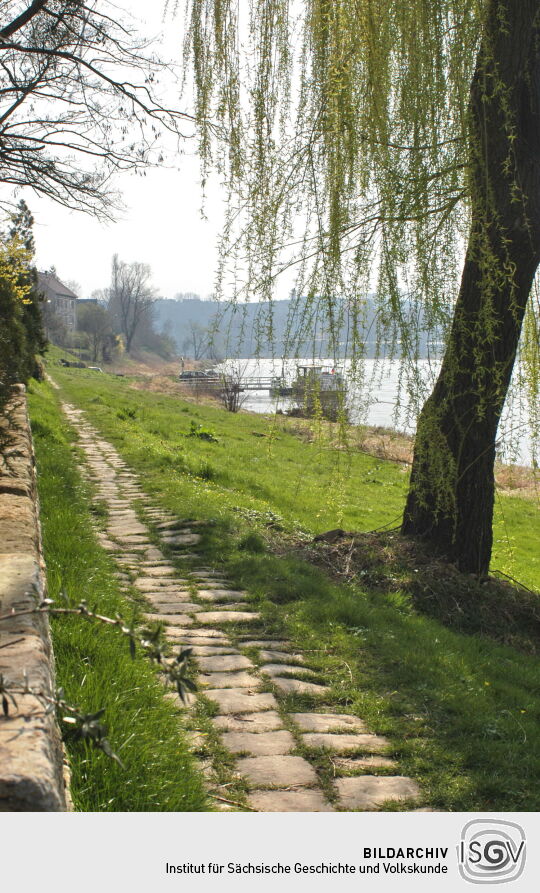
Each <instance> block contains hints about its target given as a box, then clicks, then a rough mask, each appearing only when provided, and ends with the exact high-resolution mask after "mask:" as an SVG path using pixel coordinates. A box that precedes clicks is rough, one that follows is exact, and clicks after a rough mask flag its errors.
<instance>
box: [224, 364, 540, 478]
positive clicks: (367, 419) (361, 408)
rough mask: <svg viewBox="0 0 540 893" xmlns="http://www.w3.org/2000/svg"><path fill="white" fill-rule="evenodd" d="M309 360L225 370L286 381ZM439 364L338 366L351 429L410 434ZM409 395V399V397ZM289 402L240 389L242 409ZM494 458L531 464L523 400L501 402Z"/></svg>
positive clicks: (283, 407)
mask: <svg viewBox="0 0 540 893" xmlns="http://www.w3.org/2000/svg"><path fill="white" fill-rule="evenodd" d="M311 364H313V360H309V359H306V360H271V359H270V360H269V359H241V360H227V361H225V364H223V365H225V366H228V367H229V368H230V369H233V370H234V371H235V374H239V375H240V376H241V377H242V378H250V377H261V378H266V377H269V376H282V377H283V378H284V379H285V381H287V382H290V381H292V379H294V378H295V377H296V371H297V367H298V366H299V365H306V366H307V365H311ZM315 364H316V365H320V364H323V365H327V366H330V367H331V366H332V360H316V361H315ZM439 366H440V361H439V360H438V359H437V360H418V361H417V362H416V364H415V366H414V367H413V368H412V369H410V370H408V371H407V370H404V369H403V368H402V364H401V363H400V361H399V360H388V359H385V360H374V359H366V360H364V361H363V363H362V369H361V371H360V372H358V373H357V374H356V375H355V376H352V375H351V368H350V361H347V360H346V361H345V362H344V363H343V364H341V366H340V370H342V372H343V375H344V378H345V380H346V382H347V406H348V411H349V418H350V421H351V423H352V424H354V425H379V426H382V427H385V428H396V429H397V430H399V431H405V432H407V433H409V434H412V433H413V432H414V430H415V427H416V419H417V416H418V412H419V410H420V409H421V407H422V404H423V402H424V400H425V399H426V397H428V396H429V394H430V393H431V390H432V388H433V384H434V382H435V379H436V377H437V374H438V371H439ZM411 395H412V397H411ZM291 405H293V404H292V401H291V399H290V398H287V397H271V396H270V393H269V392H268V391H262V390H261V391H246V393H245V400H244V402H243V409H246V410H250V411H251V412H260V413H271V412H275V411H276V410H277V409H281V410H283V411H286V410H287V409H289V408H290V407H291ZM497 451H498V456H499V458H500V459H501V460H503V461H505V462H511V463H515V464H520V465H531V464H532V445H531V438H530V435H529V432H528V425H527V417H526V408H525V406H524V403H523V400H520V399H515V398H514V399H513V400H512V399H510V400H509V401H507V405H506V406H505V409H504V412H503V416H502V419H501V424H500V426H499V440H498V450H497Z"/></svg>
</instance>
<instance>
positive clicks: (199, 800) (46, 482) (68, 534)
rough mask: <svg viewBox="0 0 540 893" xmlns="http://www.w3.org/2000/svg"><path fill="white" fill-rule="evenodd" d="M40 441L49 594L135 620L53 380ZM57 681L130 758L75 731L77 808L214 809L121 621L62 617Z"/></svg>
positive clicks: (44, 398)
mask: <svg viewBox="0 0 540 893" xmlns="http://www.w3.org/2000/svg"><path fill="white" fill-rule="evenodd" d="M29 408H30V413H31V422H32V433H33V437H34V447H35V451H36V460H37V469H38V485H39V498H40V504H41V524H42V532H43V544H44V551H45V560H46V563H47V578H48V586H49V598H52V599H54V602H55V605H56V606H58V607H67V606H68V605H76V604H77V603H78V602H80V601H81V600H82V599H85V600H86V601H87V602H88V605H89V606H90V607H91V608H94V607H95V608H96V609H97V610H98V611H99V612H100V613H102V614H105V615H106V616H108V617H115V616H116V614H117V613H118V614H120V615H121V616H122V617H123V618H125V619H126V620H127V621H128V622H129V621H131V619H132V618H133V617H134V616H135V617H136V616H137V607H136V603H135V602H134V601H129V602H128V601H127V600H126V599H125V598H123V597H122V595H121V594H120V592H119V587H118V581H117V580H116V578H115V576H114V571H115V570H116V566H115V564H114V562H113V561H112V559H111V558H110V556H109V555H108V554H107V553H106V552H105V551H104V550H103V549H102V548H101V547H100V546H99V545H98V543H97V541H96V537H95V533H94V529H93V527H92V519H93V518H94V519H95V518H96V513H98V512H99V505H98V504H96V505H93V503H92V499H91V488H90V487H89V485H87V484H86V483H85V482H83V480H82V479H81V477H80V474H79V472H78V470H77V467H76V460H77V452H76V449H75V448H74V444H73V439H72V432H71V431H70V428H69V426H68V425H67V423H66V422H65V421H64V419H63V417H62V416H61V415H60V412H59V408H58V405H57V401H56V395H55V394H54V393H53V392H52V389H51V387H50V385H47V384H41V385H38V384H36V383H33V384H32V386H31V388H30V394H29ZM52 631H53V641H54V649H55V655H56V664H57V683H58V685H59V686H61V687H62V688H63V689H64V692H65V698H66V700H67V701H68V703H70V704H74V705H76V706H78V707H79V708H80V709H81V710H82V711H83V712H85V713H93V712H95V711H97V710H100V709H102V708H105V717H104V718H105V722H106V724H107V727H108V733H107V734H108V740H109V742H110V745H111V747H112V749H113V751H114V752H115V753H116V754H117V755H118V756H119V757H120V759H121V760H122V763H123V764H124V767H125V768H122V767H121V766H120V765H119V764H118V763H116V762H115V761H113V760H112V759H110V758H109V757H107V756H106V755H105V754H104V753H102V752H101V751H100V750H97V749H96V748H94V747H93V746H92V745H90V744H88V743H86V742H84V741H80V740H78V741H77V740H70V739H69V738H68V740H67V749H68V757H69V763H70V768H71V775H72V789H71V793H72V798H73V803H74V808H75V809H76V810H80V811H85V812H87V811H89V812H109V811H110V812H125V811H130V812H134V811H141V812H151V811H152V812H153V811H169V810H170V811H178V810H187V811H201V810H206V809H209V808H210V807H209V806H208V803H207V799H206V796H205V794H204V791H203V786H202V783H201V779H200V775H199V773H198V772H197V770H196V768H195V762H194V760H193V757H192V756H191V754H190V752H189V750H188V746H187V744H186V741H185V735H184V734H183V732H182V729H181V728H180V726H179V719H178V714H177V711H176V710H175V709H174V707H173V705H172V704H171V702H167V701H166V700H164V699H163V694H164V689H163V686H162V685H161V684H160V683H159V681H158V678H157V676H156V673H155V670H154V669H153V667H151V666H150V664H149V662H148V660H147V659H145V658H144V657H142V656H140V655H137V656H136V657H135V659H134V660H132V659H131V657H130V653H129V648H128V643H127V640H126V639H125V638H124V637H123V636H122V635H121V634H120V633H119V632H118V631H117V630H116V629H114V628H110V627H104V626H101V625H100V626H99V627H98V628H97V629H96V625H95V623H93V622H90V621H88V620H84V619H82V618H80V617H65V616H64V617H59V618H55V619H53V620H52Z"/></svg>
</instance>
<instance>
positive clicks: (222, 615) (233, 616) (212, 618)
mask: <svg viewBox="0 0 540 893" xmlns="http://www.w3.org/2000/svg"><path fill="white" fill-rule="evenodd" d="M260 616H261V615H260V614H259V613H258V611H254V612H253V613H252V612H248V611H203V612H202V613H201V614H199V615H198V617H197V620H198V621H199V623H249V622H250V621H251V620H259V618H260Z"/></svg>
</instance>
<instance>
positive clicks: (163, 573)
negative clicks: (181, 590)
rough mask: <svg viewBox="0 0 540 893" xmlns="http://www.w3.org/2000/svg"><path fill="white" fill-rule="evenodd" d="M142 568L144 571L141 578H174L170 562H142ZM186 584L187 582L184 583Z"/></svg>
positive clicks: (174, 573) (173, 570)
mask: <svg viewBox="0 0 540 893" xmlns="http://www.w3.org/2000/svg"><path fill="white" fill-rule="evenodd" d="M142 570H143V572H144V576H143V577H142V578H141V579H143V580H144V579H146V578H148V577H174V578H175V579H176V570H175V569H174V567H173V566H172V564H169V563H167V564H160V565H157V566H156V565H155V564H154V563H152V564H147V563H145V564H143V565H142ZM186 585H187V584H186Z"/></svg>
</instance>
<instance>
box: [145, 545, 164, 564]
mask: <svg viewBox="0 0 540 893" xmlns="http://www.w3.org/2000/svg"><path fill="white" fill-rule="evenodd" d="M146 557H147V559H148V560H149V561H160V560H161V559H162V558H163V553H162V552H160V551H159V549H156V547H155V546H152V547H151V548H150V549H147V551H146Z"/></svg>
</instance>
